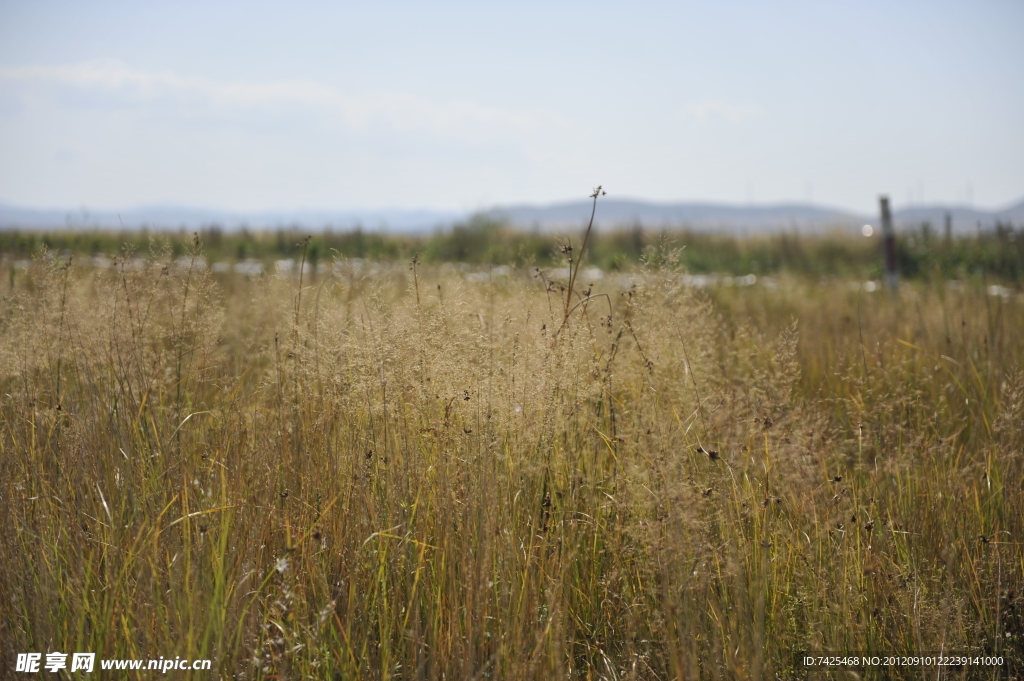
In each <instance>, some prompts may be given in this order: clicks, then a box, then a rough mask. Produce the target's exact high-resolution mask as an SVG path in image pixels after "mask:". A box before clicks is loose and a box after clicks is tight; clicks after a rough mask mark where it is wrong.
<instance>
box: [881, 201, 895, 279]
mask: <svg viewBox="0 0 1024 681" xmlns="http://www.w3.org/2000/svg"><path fill="white" fill-rule="evenodd" d="M878 202H879V204H880V205H881V209H882V250H883V252H884V254H885V283H886V284H887V285H888V286H889V290H890V291H896V289H898V288H899V285H900V276H899V274H898V273H897V272H896V234H895V233H894V232H893V228H892V213H891V212H890V211H889V197H888V196H884V195H883V196H880V197H879V198H878Z"/></svg>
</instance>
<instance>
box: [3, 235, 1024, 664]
mask: <svg viewBox="0 0 1024 681" xmlns="http://www.w3.org/2000/svg"><path fill="white" fill-rule="evenodd" d="M470 233H471V235H474V238H475V237H476V236H479V235H480V234H484V235H490V236H488V237H487V238H494V239H512V238H513V236H512V235H509V234H506V233H504V232H501V231H500V230H499V231H497V232H495V233H494V234H491V233H489V232H487V231H486V230H483V231H473V230H470ZM641 236H642V235H641ZM628 237H629V234H628V233H626V234H621V235H617V236H616V237H614V238H621V239H628ZM68 238H70V237H68ZM97 238H98V237H97ZM111 238H114V237H111ZM322 238H323V239H324V241H323V242H321V243H322V246H318V248H322V249H323V250H320V251H318V254H317V257H318V258H321V259H323V258H327V257H328V252H329V249H328V246H329V243H330V242H328V241H327V240H326V239H327V237H322ZM338 238H342V237H340V236H339V237H338ZM345 238H352V239H356V238H357V236H356V235H348V236H347V237H345ZM363 238H365V239H367V240H368V243H369V242H370V241H372V242H373V243H375V244H377V245H376V246H374V247H373V248H380V249H384V248H385V247H386V245H387V244H392V245H393V246H394V247H395V248H396V249H397V250H395V251H394V252H393V253H392V254H391V255H389V256H388V257H391V258H393V260H392V262H391V263H390V264H389V263H388V262H377V263H367V262H363V261H359V262H355V261H352V260H347V261H345V260H342V261H339V263H338V266H337V267H336V268H333V267H332V268H328V271H327V272H326V273H324V274H320V275H318V274H316V273H315V271H314V272H312V273H310V274H308V275H303V278H302V279H299V277H298V276H297V274H298V272H299V271H300V268H296V269H295V270H294V271H293V272H292V273H285V274H282V275H280V276H277V275H269V274H263V275H259V276H249V277H247V276H243V275H239V274H235V273H223V274H215V273H214V272H213V271H212V270H211V269H210V268H201V267H198V266H197V265H196V263H197V262H198V257H199V256H200V252H199V251H198V250H197V249H198V244H196V243H192V244H182V243H180V242H172V243H171V244H170V245H168V246H166V247H157V249H156V250H155V251H153V252H152V253H151V254H149V256H148V257H147V258H146V259H145V260H136V259H134V258H132V257H131V256H132V255H133V254H132V253H131V252H130V251H129V252H128V253H126V254H125V256H124V257H121V258H119V259H118V260H116V261H115V262H114V263H113V266H111V267H108V268H104V269H100V268H93V267H91V266H87V265H71V266H67V264H66V263H67V260H66V259H64V258H52V259H48V258H46V257H38V258H36V260H35V261H34V264H32V266H31V267H28V268H26V269H17V270H16V269H13V268H12V269H11V270H10V277H9V282H8V284H9V285H8V287H7V290H6V291H5V293H4V297H3V301H2V308H0V338H2V339H3V342H2V343H0V466H2V467H3V470H4V472H5V475H4V476H3V479H2V480H0V509H2V510H0V513H2V514H3V516H2V517H3V522H0V552H2V555H3V556H4V559H3V561H0V647H2V651H0V652H2V654H3V657H4V659H5V660H10V659H13V655H14V654H15V653H17V652H24V651H43V652H50V651H52V650H60V651H64V652H69V651H95V652H96V653H98V655H99V656H100V657H103V658H114V657H136V658H148V657H157V656H160V655H162V656H164V657H174V656H176V655H180V656H182V657H185V658H189V659H195V658H210V659H213V660H214V664H215V668H216V670H217V674H218V675H219V676H220V677H222V678H229V677H237V678H242V677H246V678H247V677H256V678H366V679H397V678H424V679H474V678H476V679H482V678H494V679H499V678H501V679H533V678H536V679H559V678H594V679H596V678H604V679H655V678H657V679H669V678H697V677H702V678H750V679H758V678H790V677H793V678H802V677H803V671H802V670H801V669H800V668H799V667H798V666H797V665H796V662H795V658H794V655H795V653H797V652H798V651H831V652H844V651H872V652H877V653H879V654H882V653H886V652H910V653H913V652H919V651H940V650H942V651H958V652H970V653H973V654H998V655H1001V656H1004V658H1005V659H1006V660H1007V665H1008V666H1007V667H1003V668H1000V669H997V670H993V669H991V668H971V669H967V670H951V671H950V672H949V673H951V674H953V675H956V674H960V675H961V676H965V677H966V678H1006V674H1007V670H1008V669H1014V668H1015V669H1018V670H1019V669H1020V668H1021V664H1022V662H1024V639H1022V636H1024V620H1022V618H1024V613H1022V610H1021V609H1022V607H1024V597H1022V595H1021V594H1022V586H1024V584H1022V577H1024V549H1022V544H1021V541H1022V534H1024V490H1022V485H1021V480H1022V474H1024V467H1022V455H1024V429H1022V428H1021V424H1022V423H1024V374H1022V372H1021V360H1022V355H1024V344H1022V343H1021V342H1020V338H1021V337H1022V334H1024V304H1022V303H1021V300H1020V298H1019V296H1018V294H1016V293H1015V292H1013V291H1011V290H1009V289H1000V290H999V291H996V295H990V293H992V292H991V291H990V290H988V289H986V288H985V287H984V286H979V285H973V284H966V285H961V286H949V285H947V284H946V283H945V282H943V281H941V280H938V279H933V280H931V281H927V280H924V279H921V280H919V281H915V282H911V283H909V284H906V285H904V286H903V287H902V288H901V289H900V292H899V294H898V295H889V294H887V293H885V292H882V291H875V292H870V291H868V290H866V289H865V287H864V286H863V285H862V283H861V282H860V281H854V282H852V283H851V281H850V280H844V279H832V280H830V281H827V282H820V281H818V280H814V281H813V282H812V281H809V280H808V279H807V278H806V277H802V276H796V275H788V274H782V275H780V276H779V277H778V278H777V280H776V281H775V282H774V286H772V287H768V286H763V285H761V284H760V283H758V284H755V285H752V286H742V287H737V286H731V287H726V286H722V287H714V288H710V289H707V290H701V289H697V288H694V287H690V286H687V285H686V282H687V281H688V280H687V279H686V278H684V277H683V276H682V274H683V273H682V270H680V269H679V263H678V258H677V256H676V254H673V253H672V252H671V251H666V250H663V249H662V250H648V251H646V256H647V257H646V259H645V260H644V262H642V263H640V264H638V265H636V266H630V267H626V266H623V270H624V271H623V272H622V273H620V274H609V275H606V276H605V277H603V278H601V279H599V280H597V281H594V282H589V281H587V282H584V281H583V279H581V280H580V282H581V284H580V285H579V287H578V288H577V291H576V293H575V294H574V295H573V299H572V300H571V301H570V303H571V304H572V305H576V304H577V303H579V305H578V306H576V308H575V311H574V312H573V313H572V314H571V315H570V317H569V319H568V321H566V319H565V314H564V310H565V307H566V305H565V300H564V298H563V296H565V295H567V286H566V284H567V282H566V281H565V280H564V279H563V278H561V277H560V276H559V274H558V272H557V271H555V270H556V269H557V268H554V267H552V268H545V267H542V268H541V271H540V272H536V271H534V270H533V269H532V268H528V267H525V266H519V267H513V268H510V269H509V270H508V271H507V273H506V272H504V271H503V272H502V274H500V275H498V274H495V273H494V272H493V271H491V273H490V274H488V275H487V276H483V277H481V276H470V275H472V274H473V273H469V274H464V273H462V272H461V271H459V270H458V269H457V268H451V267H445V266H441V265H436V266H435V265H431V264H422V263H417V264H414V265H411V264H410V263H409V262H402V261H401V260H400V259H399V258H400V256H401V254H403V253H405V254H406V255H407V254H408V251H409V250H411V249H408V248H407V247H408V245H409V244H408V243H407V242H403V241H401V240H398V239H393V240H388V239H383V238H378V237H374V238H373V239H371V238H370V237H369V236H365V237H363ZM514 238H516V239H521V240H522V242H521V243H532V241H530V240H531V239H539V237H528V236H522V235H520V236H516V237H514ZM694 238H696V237H694ZM700 238H702V239H703V238H705V237H700ZM221 239H222V240H221V241H220V242H219V244H218V243H209V244H208V245H207V248H209V249H210V250H209V251H208V252H207V255H208V259H209V260H215V259H217V258H220V257H226V256H224V255H223V254H225V253H233V255H235V256H238V257H241V256H242V255H245V256H246V257H248V256H249V255H252V256H254V257H264V256H266V255H267V254H270V253H280V252H284V253H288V251H287V250H284V251H275V250H273V249H272V248H271V246H270V245H269V244H270V243H271V242H272V239H271V240H259V239H255V238H253V240H251V241H242V240H241V237H228V236H227V235H224V236H222V237H221ZM707 239H709V241H707V242H695V243H697V244H718V246H716V247H720V248H722V249H727V247H728V244H730V243H732V244H733V245H734V246H735V247H736V248H738V249H740V250H741V252H746V253H760V251H758V249H760V248H766V249H768V251H769V252H771V253H776V254H781V253H785V252H790V251H787V248H789V247H788V246H786V247H783V246H784V244H789V243H791V242H790V241H789V240H788V239H789V237H777V238H774V239H766V240H764V241H753V242H750V243H741V242H735V241H733V242H730V241H729V240H721V241H715V240H713V239H711V238H710V237H707ZM243 243H249V244H257V245H258V244H262V246H260V247H261V248H262V247H266V248H267V249H268V250H266V251H253V252H251V253H250V252H248V251H247V252H246V253H244V254H243V253H238V252H237V249H238V248H240V246H241V244H243ZM284 243H285V245H287V243H288V242H287V240H286V241H285V242H284ZM312 243H317V242H316V240H314V241H313V242H312ZM312 243H311V244H310V246H309V248H310V249H312ZM443 243H447V242H445V241H444V240H443V239H440V238H439V240H437V241H429V240H428V241H427V242H424V243H423V244H417V245H416V248H419V247H420V246H422V247H423V249H422V253H423V257H424V258H426V259H428V260H429V261H430V262H432V261H434V260H439V259H447V258H449V257H451V258H457V259H462V260H471V259H472V258H471V257H470V256H469V255H466V256H463V255H461V253H462V252H461V251H460V252H459V253H456V254H455V255H452V254H451V253H447V252H442V251H441V250H435V251H431V250H430V248H428V247H427V246H430V245H432V247H433V248H435V249H442V245H443ZM466 243H473V242H472V239H470V238H469V237H467V241H466ZM485 243H492V246H489V247H488V248H491V247H493V243H495V242H493V241H492V242H485ZM499 243H504V242H499ZM598 243H599V244H601V245H600V246H599V247H596V250H595V254H596V256H595V257H596V259H597V260H598V261H600V262H602V263H603V264H605V265H606V266H609V267H610V265H608V263H609V262H611V263H614V262H616V261H615V260H614V257H613V256H609V255H608V253H611V251H612V245H613V243H614V242H613V241H612V237H609V240H608V241H605V242H603V243H602V242H601V241H599V242H598ZM643 243H644V246H643V248H645V249H646V248H648V244H647V243H646V238H645V239H644V242H643ZM836 243H837V244H840V245H838V246H827V242H825V241H820V242H818V241H805V240H802V239H800V240H793V241H792V244H794V246H793V249H794V252H797V253H804V255H802V256H799V257H802V258H807V262H809V263H811V262H814V260H813V258H816V257H819V252H818V251H813V250H811V249H812V247H814V248H820V249H823V250H825V249H826V246H827V248H836V249H837V250H840V251H841V249H844V248H845V249H849V251H844V252H848V253H857V252H860V251H858V249H862V250H863V252H864V253H865V254H866V253H867V252H868V251H869V250H870V249H871V248H873V246H871V242H870V241H869V240H867V239H864V240H862V241H860V240H850V241H847V242H842V241H839V242H836ZM1013 243H1019V240H1018V241H1016V242H1013ZM175 244H177V245H175ZM401 244H405V246H402V248H406V250H404V251H403V250H401V249H400V248H398V246H399V245H401ZM809 244H810V245H809ZM957 244H958V246H957V247H962V248H963V249H968V246H969V242H968V241H963V242H957ZM986 244H987V242H985V243H979V244H978V248H979V249H980V250H981V251H984V249H985V248H988V246H987V245H986ZM53 245H55V246H57V245H58V244H56V243H53ZM797 246H799V248H797ZM68 247H69V248H71V246H68ZM249 247H250V246H246V248H249ZM252 247H253V248H257V246H255V245H254V246H252ZM329 247H330V248H334V247H335V246H333V245H330V246H329ZM388 247H390V246H388ZM452 247H453V248H454V246H452ZM504 247H507V248H511V246H510V245H509V244H507V243H506V244H505V246H504ZM84 248H86V249H87V251H88V250H89V249H94V246H87V247H84ZM288 248H291V246H288ZM366 248H367V250H366V251H364V252H361V253H362V255H366V256H370V255H374V254H379V251H373V250H372V248H371V247H369V246H367V247H366ZM545 248H546V247H545ZM702 248H703V246H702V245H701V246H699V247H698V246H695V245H693V244H691V245H690V247H688V248H686V249H685V250H683V251H682V256H683V257H695V258H697V257H704V258H707V259H708V262H709V263H715V262H718V261H716V260H714V258H717V257H719V256H718V255H715V249H714V248H710V247H709V251H710V253H700V252H699V251H700V250H701V249H702ZM938 248H939V247H936V251H935V252H938V250H937V249H938ZM214 249H222V250H214ZM537 249H538V250H537V251H535V252H534V255H535V256H536V257H535V258H534V259H533V260H532V261H531V258H530V257H529V255H527V256H523V257H524V258H525V262H526V263H529V264H533V265H537V264H541V265H543V264H544V263H545V262H549V263H551V264H552V265H561V264H563V263H560V262H558V261H557V260H556V258H555V256H552V255H546V256H545V258H547V260H544V261H542V260H541V259H540V257H539V255H537V254H539V253H542V252H545V253H547V252H548V251H545V250H544V249H542V248H540V246H538V247H537ZM602 249H604V250H602ZM301 250H302V247H301V246H300V247H299V254H300V257H301ZM340 250H341V249H339V251H340ZM1005 250H1009V249H1005ZM488 252H490V251H487V250H485V249H484V247H483V246H480V245H477V246H473V247H472V248H471V249H470V250H468V251H466V253H474V254H477V255H475V256H474V257H479V258H481V260H480V261H484V260H486V259H487V258H491V259H492V261H498V262H512V263H516V262H517V261H516V260H515V259H514V258H513V257H512V256H508V257H505V258H504V259H500V258H498V256H497V255H492V256H486V257H485V256H484V255H483V254H485V253H488ZM626 252H627V253H628V252H629V251H626ZM639 252H640V247H639V245H638V246H637V248H636V249H635V250H634V251H633V253H634V254H635V253H639ZM723 252H724V251H723ZM493 253H497V251H494V252H493ZM809 253H813V254H814V255H813V257H812V255H809ZM182 256H183V257H182ZM306 256H307V258H308V259H312V255H311V253H310V251H309V250H307V252H306ZM515 257H519V256H515ZM562 257H564V256H562ZM722 257H723V260H722V262H731V261H728V260H727V259H724V256H722ZM780 257H781V256H780ZM786 257H788V258H793V259H794V260H791V261H792V262H797V261H798V260H796V258H797V256H796V255H792V254H791V255H790V256H786ZM851 257H852V256H851ZM608 258H612V260H608ZM758 258H759V260H758V262H762V260H761V259H760V258H762V256H760V255H759V256H758ZM864 258H865V260H864V262H867V255H865V256H864ZM841 260H842V259H841V258H838V256H837V260H836V262H839V261H841ZM763 261H764V262H767V260H763ZM820 266H821V265H818V264H814V265H808V266H807V267H808V268H811V269H810V270H808V271H813V268H816V267H820ZM707 267H708V268H711V269H716V270H725V268H724V267H719V266H718V265H717V264H714V265H712V264H709V265H708V266H707ZM849 267H850V269H849V270H847V271H855V270H856V267H857V265H856V264H855V263H854V264H851V265H849ZM958 267H960V265H958ZM745 270H746V267H745V266H742V267H741V266H737V269H736V270H735V271H737V272H744V271H745ZM1013 665H1016V667H1013ZM8 669H9V668H8ZM900 673H901V672H900V671H898V670H893V669H891V668H886V669H883V670H879V671H876V672H874V673H873V674H874V676H872V673H868V674H866V675H865V676H866V677H867V678H892V677H893V676H894V675H899V674H900ZM902 673H903V674H905V676H906V677H907V678H918V677H919V676H920V675H921V674H924V673H925V670H921V669H917V668H914V669H905V670H902ZM929 673H930V674H934V673H935V670H934V669H932V670H930V672H929Z"/></svg>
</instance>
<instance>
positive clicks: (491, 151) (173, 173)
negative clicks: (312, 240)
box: [0, 0, 1024, 212]
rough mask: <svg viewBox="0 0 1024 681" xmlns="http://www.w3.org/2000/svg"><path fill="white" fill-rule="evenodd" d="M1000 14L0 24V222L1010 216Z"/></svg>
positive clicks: (448, 13)
mask: <svg viewBox="0 0 1024 681" xmlns="http://www.w3.org/2000/svg"><path fill="white" fill-rule="evenodd" d="M1022 36H1024V2H1020V0H1012V1H1006V2H984V1H972V2H959V3H949V2H891V1H890V2H846V3H840V2H789V1H785V2H770V3H769V2H713V3H712V2H705V3H686V2H648V3H644V2H629V3H625V2H622V3H602V2H586V3H576V2H561V3H556V2H538V3H530V2H516V3H494V2H444V3H406V2H388V1H385V2H373V3H370V2H366V3H351V4H344V3H304V2H289V3H266V4H261V3H255V2H245V3H226V2H220V3H218V2H210V1H207V2H197V3H190V2H174V3H171V2H167V3H153V2H130V3H129V2H125V3H113V2H0V201H3V202H8V203H15V204H19V205H23V206H35V207H53V208H58V207H60V208H63V207H78V206H81V205H85V206H88V207H90V208H120V207H129V206H137V205H145V204H154V203H160V204H187V205H194V206H204V207H219V208H230V209H234V210H263V209H295V208H319V209H368V208H443V209H458V210H472V209H476V208H482V207H487V206H491V205H494V204H506V203H512V202H520V201H528V202H549V201H557V200H563V199H574V198H581V197H584V196H586V194H587V193H588V192H589V190H590V189H591V187H592V186H594V185H596V184H598V183H603V184H604V185H605V186H606V187H608V188H609V190H610V195H614V196H617V197H630V198H640V199H653V200H662V201H683V200H712V201H728V202H735V203H747V202H756V203H767V202H781V201H805V200H813V201H814V202H815V203H821V204H829V205H835V206H840V207H845V208H848V209H853V210H857V211H863V212H873V211H874V210H875V205H876V200H877V195H878V194H879V193H881V192H888V193H889V194H891V195H892V197H893V200H894V201H895V202H896V203H897V204H898V205H906V204H907V203H911V202H912V203H922V202H924V203H935V202H967V201H971V202H973V203H974V204H976V205H979V206H982V207H1000V206H1003V205H1005V204H1007V203H1010V202H1012V201H1015V200H1018V199H1020V198H1022V197H1024V40H1022Z"/></svg>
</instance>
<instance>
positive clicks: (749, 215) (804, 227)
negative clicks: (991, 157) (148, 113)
mask: <svg viewBox="0 0 1024 681" xmlns="http://www.w3.org/2000/svg"><path fill="white" fill-rule="evenodd" d="M590 209H591V203H590V202H589V201H567V202H562V203H554V204H549V205H543V206H538V205H525V204H523V205H511V206H503V207H497V208H493V209H490V210H487V211H482V212H481V213H479V215H482V216H483V217H486V218H490V219H495V220H501V221H504V222H507V223H509V224H511V225H514V226H516V227H519V228H522V229H529V230H534V229H535V230H538V231H545V232H552V231H561V230H566V229H579V228H581V227H582V226H584V225H585V224H586V221H587V220H588V218H589V217H590ZM947 213H948V214H949V215H950V217H951V219H952V228H953V231H954V232H956V233H969V232H973V231H974V230H976V229H977V226H978V225H979V224H980V225H981V226H982V227H983V228H991V227H992V226H993V225H994V224H995V223H996V222H997V221H999V222H1009V223H1012V224H1014V225H1021V224H1024V201H1021V202H1020V203H1017V204H1015V205H1013V206H1010V207H1008V208H1006V209H1003V210H997V211H985V210H979V209H976V208H972V207H969V206H962V205H960V206H942V205H932V206H911V207H908V208H903V209H897V210H895V212H894V220H895V222H896V225H897V227H898V228H908V227H917V226H920V225H921V224H922V223H924V222H926V221H927V222H930V223H931V224H932V226H933V227H934V228H935V229H936V230H939V231H941V230H942V229H943V228H944V224H945V218H946V215H947ZM471 217H472V216H471V215H470V214H469V213H465V212H456V211H435V210H378V211H309V210H306V211H268V212H253V213H242V212H230V211H221V210H214V209H210V210H204V209H200V208H190V207H178V206H150V207H143V208H134V209H128V210H124V211H120V213H118V212H117V211H95V212H93V211H89V210H87V209H80V210H73V211H60V210H36V209H29V208H19V207H16V206H11V205H5V204H0V229H28V230H51V229H74V230H87V229H121V228H124V229H140V228H143V227H146V228H149V229H154V230H162V229H187V230H193V229H201V228H209V227H213V226H218V227H220V228H222V229H224V230H228V231H233V230H238V229H243V228H245V229H251V230H256V231H258V230H267V229H281V228H284V229H287V228H295V229H304V230H310V231H320V230H323V229H325V228H331V229H334V230H338V231H346V230H351V229H355V228H357V227H359V228H362V229H364V230H366V231H384V232H399V233H422V232H429V231H433V230H436V229H444V228H447V227H451V226H452V225H454V224H456V223H459V222H463V221H466V220H468V219H470V218H471ZM595 223H596V224H597V226H598V227H600V228H614V227H630V226H632V225H638V224H639V225H643V226H644V227H647V228H689V229H695V230H700V231H721V232H726V233H731V234H757V233H770V232H778V231H798V232H820V231H827V230H830V229H838V230H844V231H848V230H853V229H860V228H861V226H862V225H864V224H865V223H867V224H872V225H875V226H876V227H877V224H878V216H877V215H858V214H856V213H852V212H849V211H844V210H841V209H836V208H829V207H825V206H816V205H812V204H807V203H791V204H776V205H735V204H721V203H655V202H651V201H637V200H628V199H604V198H602V199H600V200H599V201H598V207H597V218H596V219H595Z"/></svg>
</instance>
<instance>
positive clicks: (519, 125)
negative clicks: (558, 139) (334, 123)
mask: <svg viewBox="0 0 1024 681" xmlns="http://www.w3.org/2000/svg"><path fill="white" fill-rule="evenodd" d="M3 81H7V82H8V83H15V82H20V83H24V84H27V85H29V86H33V85H36V86H38V85H50V86H58V87H67V88H73V89H77V90H81V91H87V92H90V91H91V92H102V93H103V94H104V95H105V96H107V97H112V98H113V99H115V100H120V101H122V102H124V103H132V104H146V103H160V104H165V103H167V102H168V101H171V102H177V103H179V104H181V105H182V106H187V107H189V109H190V110H191V111H197V110H201V109H203V108H204V107H209V108H214V109H226V108H242V109H251V110H256V111H259V110H261V109H268V108H274V107H301V108H303V109H305V110H307V111H312V112H320V113H328V114H332V115H336V116H338V117H339V118H340V119H341V120H342V121H343V122H344V123H345V124H346V125H347V126H349V127H351V128H353V129H357V130H358V129H363V128H365V127H366V126H368V125H372V124H377V123H382V124H384V125H387V126H389V127H392V128H394V129H397V130H402V131H415V130H426V131H429V132H432V133H434V134H439V135H445V136H456V137H467V138H476V139H478V138H481V137H485V138H486V137H494V136H496V137H504V136H507V135H508V134H510V133H511V134H513V135H522V134H523V133H537V132H540V131H543V130H552V129H566V128H568V127H569V123H568V121H567V120H566V119H565V118H564V117H563V116H561V115H559V114H557V113H554V112H551V111H547V110H542V109H534V110H526V111H509V110H505V109H500V108H495V107H488V106H484V105H482V104H479V103H476V102H473V101H468V100H453V101H446V102H436V101H433V100H429V99H426V98H424V97H420V96H417V95H413V94H409V93H403V92H370V93H361V94H355V95H347V94H345V93H342V92H340V91H339V90H337V89H335V88H333V87H330V86H328V85H324V84H322V83H316V82H313V81H309V80H288V81H273V82H217V81H213V80H210V79H207V78H201V77H196V76H182V75H178V74H175V73H172V72H169V71H163V72H147V71H139V70H136V69H132V68H130V67H128V66H126V65H125V64H123V63H121V62H116V61H109V60H98V61H90V62H85V63H81V64H69V65H61V66H22V67H10V66H3V65H0V82H3Z"/></svg>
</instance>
